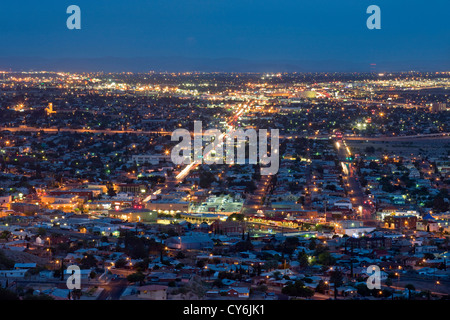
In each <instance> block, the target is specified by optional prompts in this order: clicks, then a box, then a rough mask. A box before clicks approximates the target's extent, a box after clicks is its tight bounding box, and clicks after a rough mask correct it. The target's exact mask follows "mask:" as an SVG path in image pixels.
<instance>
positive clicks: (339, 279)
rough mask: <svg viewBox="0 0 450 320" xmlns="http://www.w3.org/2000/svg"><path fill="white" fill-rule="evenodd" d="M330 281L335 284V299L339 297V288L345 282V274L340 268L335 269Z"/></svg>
mask: <svg viewBox="0 0 450 320" xmlns="http://www.w3.org/2000/svg"><path fill="white" fill-rule="evenodd" d="M330 282H332V283H333V284H334V299H335V300H336V299H337V288H338V287H340V286H342V284H343V283H344V275H343V274H342V272H341V271H340V270H333V271H331V273H330Z"/></svg>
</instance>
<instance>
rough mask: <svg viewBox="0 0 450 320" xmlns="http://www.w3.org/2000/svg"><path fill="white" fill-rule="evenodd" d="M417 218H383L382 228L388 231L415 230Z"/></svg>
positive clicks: (411, 216) (410, 216)
mask: <svg viewBox="0 0 450 320" xmlns="http://www.w3.org/2000/svg"><path fill="white" fill-rule="evenodd" d="M416 224H417V217H416V216H413V215H409V216H406V215H405V216H387V217H385V218H384V226H385V227H386V228H389V229H413V230H414V229H416Z"/></svg>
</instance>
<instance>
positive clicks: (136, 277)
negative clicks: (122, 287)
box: [127, 271, 145, 283]
mask: <svg viewBox="0 0 450 320" xmlns="http://www.w3.org/2000/svg"><path fill="white" fill-rule="evenodd" d="M144 279H145V275H144V274H143V273H142V272H140V271H138V272H135V273H132V274H130V275H128V276H127V280H128V281H129V282H139V283H142V282H143V281H144Z"/></svg>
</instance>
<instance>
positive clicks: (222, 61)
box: [0, 56, 450, 72]
mask: <svg viewBox="0 0 450 320" xmlns="http://www.w3.org/2000/svg"><path fill="white" fill-rule="evenodd" d="M373 62H375V63H376V66H375V67H374V66H371V65H370V64H371V63H373ZM10 69H11V70H14V71H30V70H48V71H68V72H94V71H105V72H125V71H126V72H148V71H156V72H164V71H167V72H185V71H199V72H369V71H375V72H397V71H411V70H414V71H449V70H450V58H449V59H448V60H445V61H397V62H396V61H362V62H361V61H360V62H352V61H338V60H326V61H315V60H311V61H300V60H298V61H297V60H280V61H273V60H248V59H239V58H217V59H214V58H187V57H176V56H173V57H153V58H152V57H136V58H120V57H103V58H41V57H0V70H10Z"/></svg>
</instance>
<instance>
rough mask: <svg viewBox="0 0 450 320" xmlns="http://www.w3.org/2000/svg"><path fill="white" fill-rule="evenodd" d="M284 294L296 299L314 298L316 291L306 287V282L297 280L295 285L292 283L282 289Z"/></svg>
mask: <svg viewBox="0 0 450 320" xmlns="http://www.w3.org/2000/svg"><path fill="white" fill-rule="evenodd" d="M281 292H282V293H283V294H286V295H288V296H294V297H305V298H310V297H312V296H314V290H312V289H310V288H308V287H306V286H305V284H304V282H303V281H301V280H297V281H295V282H294V283H292V282H290V283H288V285H286V286H285V287H283V289H281Z"/></svg>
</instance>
